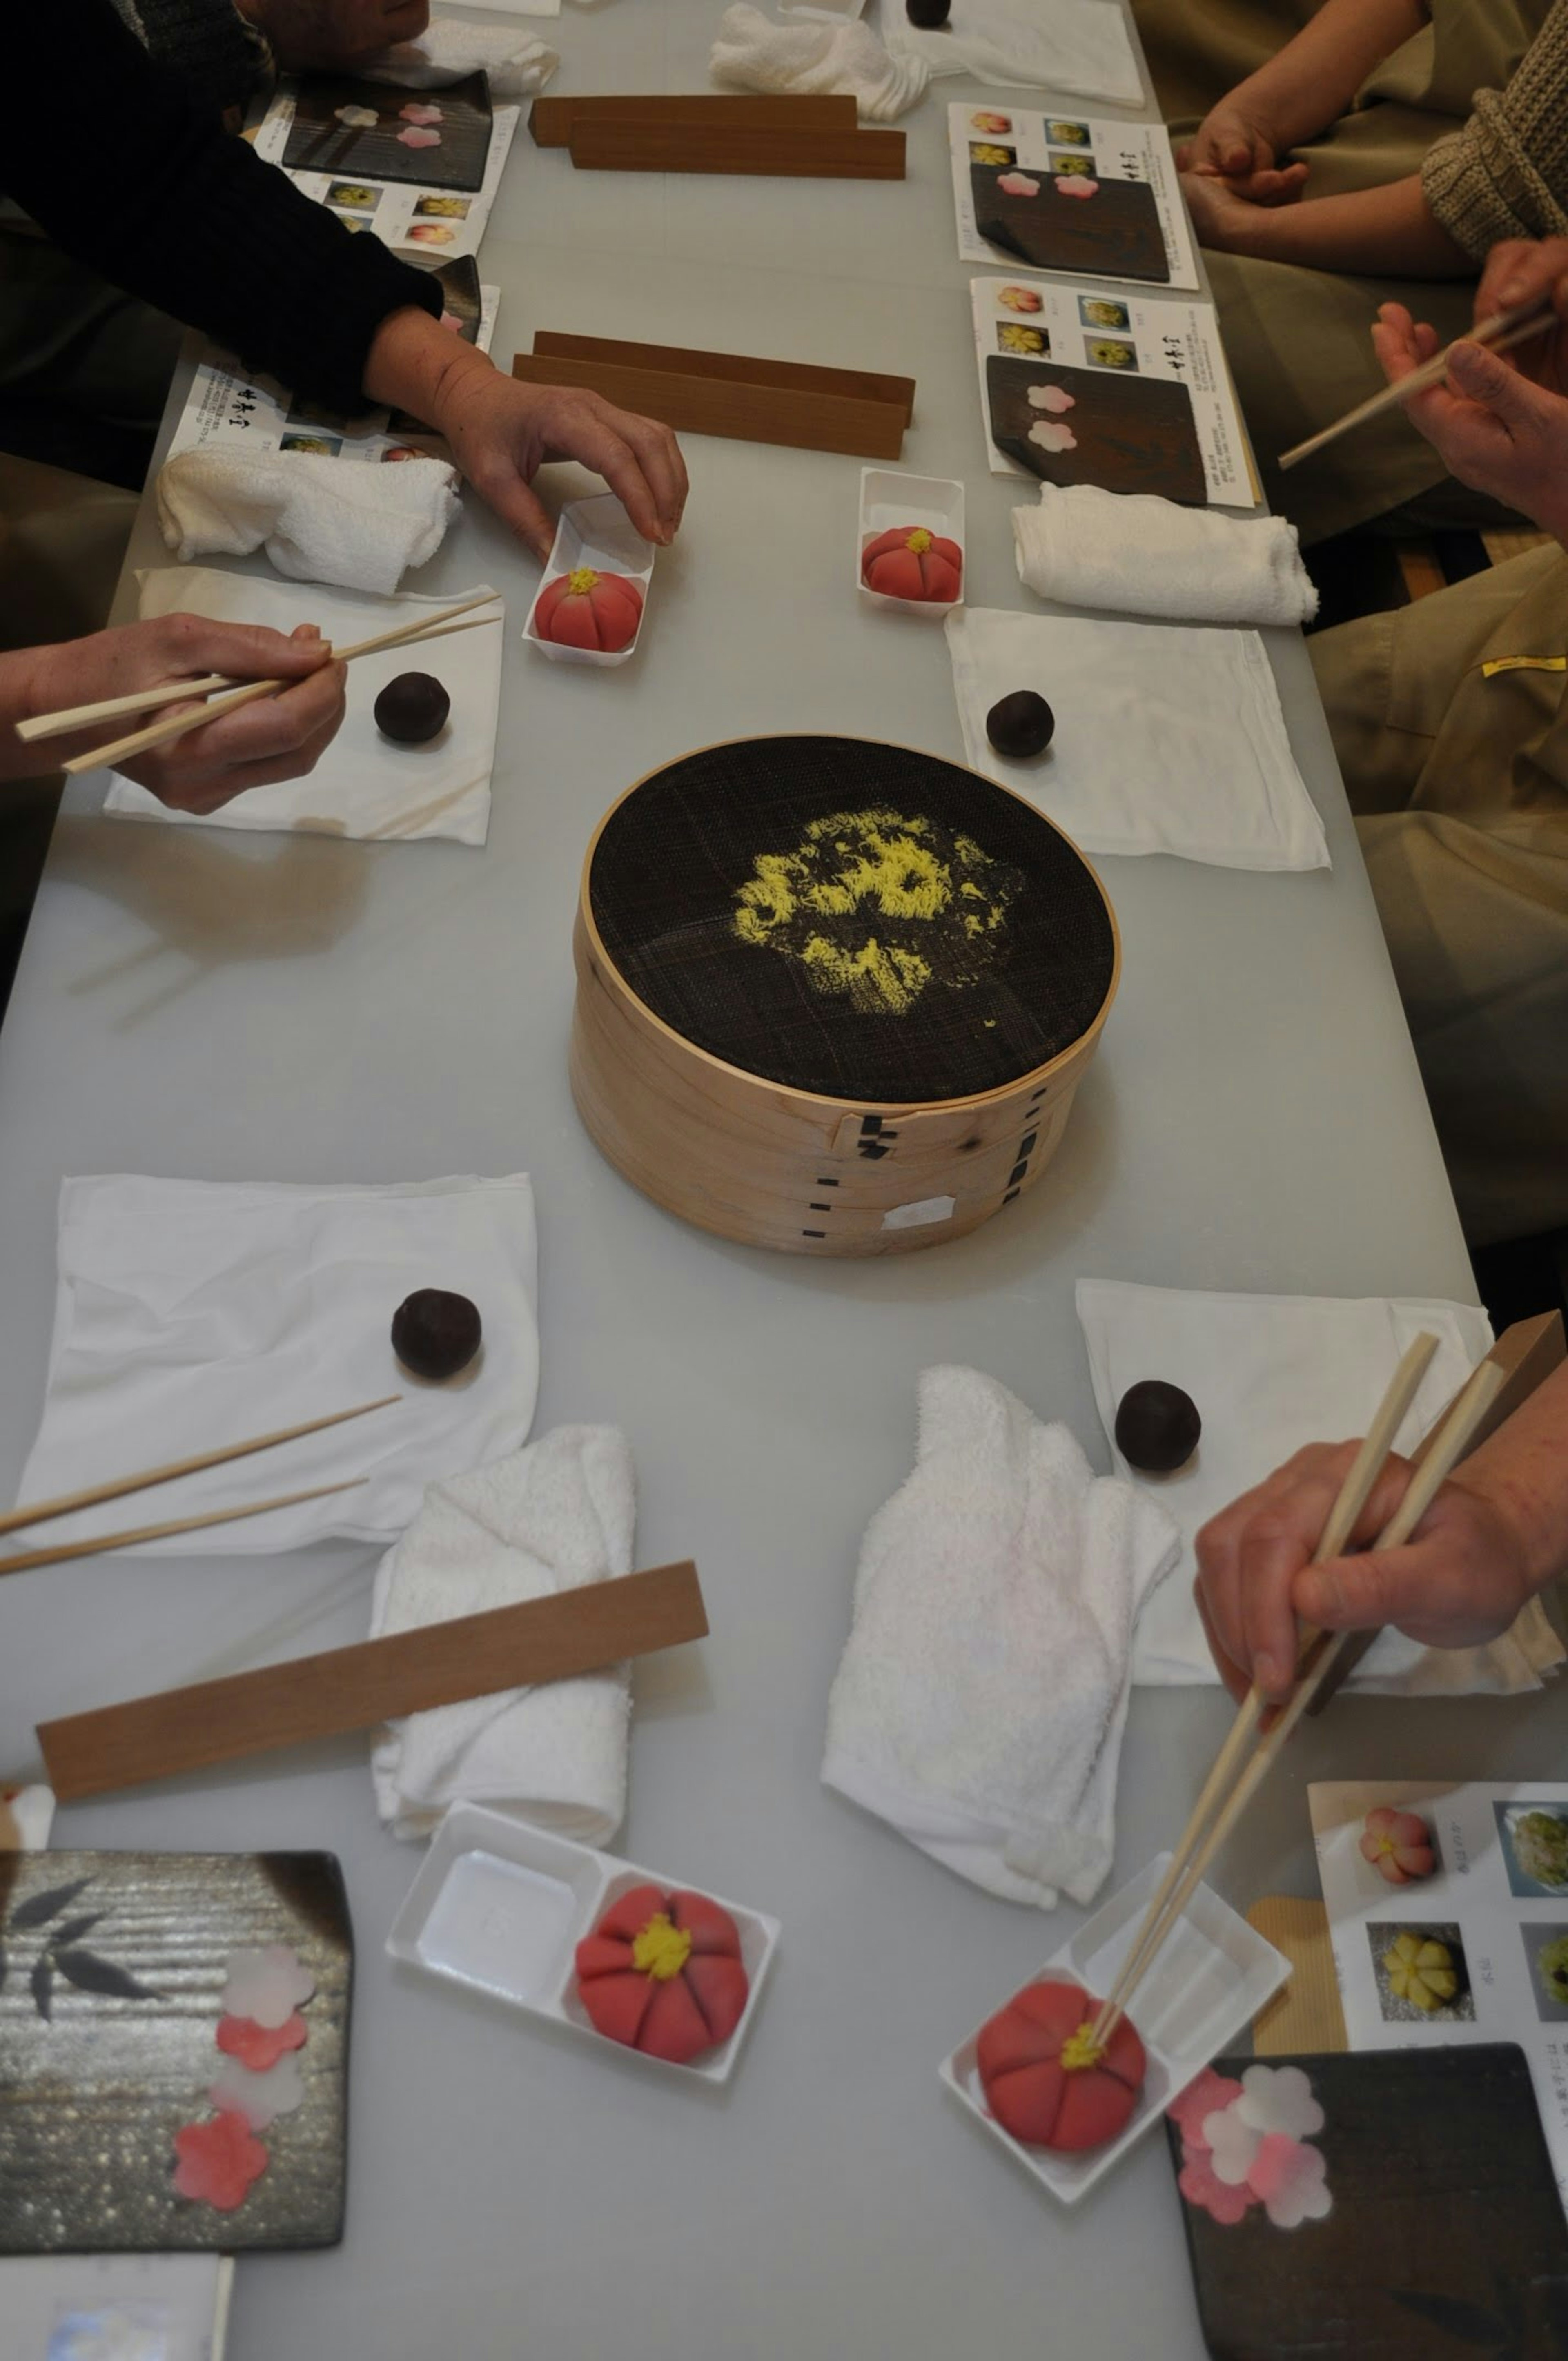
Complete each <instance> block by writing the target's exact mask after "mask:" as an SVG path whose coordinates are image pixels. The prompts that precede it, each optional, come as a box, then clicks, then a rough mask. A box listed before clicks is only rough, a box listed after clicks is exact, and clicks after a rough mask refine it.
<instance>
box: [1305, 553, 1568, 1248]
mask: <svg viewBox="0 0 1568 2361" xmlns="http://www.w3.org/2000/svg"><path fill="white" fill-rule="evenodd" d="M1309 644H1310V650H1311V654H1312V661H1313V664H1314V667H1315V669H1316V672H1317V675H1318V686H1319V688H1320V690H1321V694H1322V697H1323V702H1324V705H1325V707H1326V708H1327V710H1328V715H1329V721H1330V725H1331V727H1332V730H1333V736H1334V745H1335V748H1336V751H1337V752H1338V754H1339V759H1340V766H1341V768H1342V770H1343V773H1344V778H1345V785H1346V787H1347V789H1348V790H1349V794H1350V800H1351V806H1352V808H1353V810H1354V812H1355V815H1356V828H1357V832H1358V834H1359V836H1360V839H1361V847H1362V851H1363V853H1364V855H1365V860H1366V866H1367V872H1368V874H1369V875H1370V877H1371V880H1372V887H1373V891H1374V893H1375V894H1376V897H1377V907H1378V911H1379V914H1380V916H1381V917H1382V920H1383V928H1384V932H1385V934H1386V936H1387V942H1388V949H1389V952H1390V955H1391V957H1392V959H1393V962H1394V970H1395V973H1396V975H1397V976H1398V983H1399V990H1400V993H1401V994H1402V995H1403V998H1404V1003H1405V1013H1406V1015H1407V1016H1408V1018H1409V1025H1410V1031H1411V1034H1412V1036H1413V1037H1414V1040H1415V1045H1416V1052H1417V1055H1418V1057H1419V1058H1420V1065H1421V1072H1422V1075H1423V1078H1424V1080H1425V1082H1426V1087H1427V1094H1428V1097H1429V1099H1430V1100H1431V1109H1432V1115H1433V1117H1434V1119H1435V1121H1436V1124H1437V1130H1438V1137H1439V1138H1440V1140H1441V1141H1442V1150H1443V1155H1444V1157H1445V1159H1447V1163H1448V1170H1449V1176H1450V1178H1451V1180H1453V1191H1454V1195H1455V1197H1456V1198H1457V1200H1458V1202H1459V1210H1460V1214H1461V1217H1462V1218H1463V1220H1464V1228H1465V1234H1466V1235H1467V1236H1468V1237H1469V1239H1470V1241H1471V1243H1472V1244H1473V1245H1478V1246H1485V1245H1490V1244H1492V1243H1494V1242H1496V1241H1497V1240H1499V1239H1504V1238H1512V1237H1523V1236H1528V1235H1531V1234H1533V1233H1535V1232H1537V1231H1541V1230H1547V1229H1555V1228H1559V1227H1561V1226H1563V1224H1568V673H1564V672H1562V671H1555V670H1547V669H1541V668H1538V667H1539V666H1540V665H1541V664H1550V663H1551V662H1552V660H1553V659H1556V658H1563V657H1564V656H1565V655H1568V556H1565V555H1563V551H1562V550H1560V549H1559V548H1557V547H1556V545H1555V544H1553V545H1552V547H1551V548H1548V549H1541V550H1534V551H1531V552H1530V553H1529V554H1528V555H1525V556H1522V557H1516V558H1513V559H1511V560H1510V561H1509V562H1508V564H1507V565H1506V566H1496V567H1494V568H1493V569H1492V570H1491V571H1490V572H1489V573H1486V574H1482V575H1476V576H1475V577H1472V578H1471V579H1470V580H1469V581H1466V582H1461V583H1457V584H1455V585H1454V586H1453V588H1450V589H1448V590H1442V591H1439V592H1437V593H1436V594H1435V595H1434V596H1433V597H1431V598H1421V599H1419V600H1417V602H1416V603H1415V604H1414V605H1413V606H1410V607H1405V608H1400V609H1397V610H1396V611H1395V612H1394V613H1392V614H1388V615H1369V616H1366V617H1365V618H1363V619H1362V620H1360V621H1357V622H1354V623H1343V624H1341V625H1340V626H1339V628H1338V629H1337V630H1335V631H1323V632H1320V633H1319V634H1318V636H1317V637H1316V638H1315V639H1313V640H1312V641H1310V642H1309ZM1520 656H1523V657H1528V658H1531V659H1534V660H1535V662H1534V664H1529V665H1522V666H1514V667H1511V668H1509V669H1506V670H1503V671H1499V672H1495V673H1493V674H1492V675H1491V676H1490V677H1488V676H1487V675H1486V672H1485V671H1484V670H1483V666H1484V665H1485V664H1487V663H1490V662H1494V661H1497V660H1501V659H1508V658H1515V657H1520Z"/></svg>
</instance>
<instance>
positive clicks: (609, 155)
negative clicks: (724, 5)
mask: <svg viewBox="0 0 1568 2361" xmlns="http://www.w3.org/2000/svg"><path fill="white" fill-rule="evenodd" d="M568 145H569V147H570V148H571V153H572V161H573V163H574V164H575V165H576V167H577V169H578V170H579V171H589V172H733V173H741V174H747V175H751V176H755V177H760V178H766V179H784V180H816V181H902V180H903V178H904V169H905V162H904V159H905V149H904V134H903V132H902V131H806V130H788V131H773V130H751V129H748V128H746V127H745V126H740V125H729V124H718V123H716V124H713V125H697V124H685V123H612V122H609V121H608V120H607V119H606V118H605V117H604V116H603V115H577V116H576V119H575V120H574V122H573V125H572V133H571V138H570V141H569V142H568Z"/></svg>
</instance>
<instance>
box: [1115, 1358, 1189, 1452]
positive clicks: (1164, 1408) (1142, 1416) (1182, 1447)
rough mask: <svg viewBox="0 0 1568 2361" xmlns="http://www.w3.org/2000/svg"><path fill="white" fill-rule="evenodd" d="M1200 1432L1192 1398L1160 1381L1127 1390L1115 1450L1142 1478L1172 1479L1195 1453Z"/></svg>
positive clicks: (1147, 1381)
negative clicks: (1162, 1477) (1160, 1477)
mask: <svg viewBox="0 0 1568 2361" xmlns="http://www.w3.org/2000/svg"><path fill="white" fill-rule="evenodd" d="M1202 1432H1203V1422H1202V1420H1201V1418H1200V1417H1199V1415H1198V1405H1197V1403H1196V1402H1195V1401H1194V1400H1193V1399H1192V1397H1191V1395H1190V1394H1184V1393H1183V1392H1182V1390H1181V1388H1180V1387H1179V1386H1172V1385H1168V1384H1167V1383H1166V1381H1165V1379H1164V1378H1142V1379H1140V1381H1139V1382H1138V1384H1137V1385H1135V1386H1129V1387H1128V1388H1127V1390H1126V1392H1125V1393H1124V1395H1123V1396H1122V1400H1121V1405H1120V1407H1119V1408H1118V1410H1117V1412H1116V1448H1117V1450H1118V1451H1119V1452H1120V1453H1121V1455H1122V1456H1123V1458H1124V1459H1125V1460H1126V1461H1127V1462H1128V1464H1129V1465H1130V1466H1134V1467H1135V1468H1136V1469H1137V1470H1138V1473H1139V1474H1140V1475H1141V1476H1174V1475H1175V1473H1176V1470H1177V1469H1178V1468H1179V1467H1185V1466H1186V1465H1187V1463H1188V1461H1189V1460H1190V1458H1191V1456H1192V1455H1193V1453H1194V1452H1195V1451H1196V1450H1197V1448H1198V1438H1199V1436H1200V1435H1201V1433H1202Z"/></svg>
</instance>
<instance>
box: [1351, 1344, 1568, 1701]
mask: <svg viewBox="0 0 1568 2361" xmlns="http://www.w3.org/2000/svg"><path fill="white" fill-rule="evenodd" d="M1565 1351H1568V1347H1565V1345H1564V1339H1563V1315H1562V1313H1561V1312H1542V1313H1541V1315H1540V1317H1539V1318H1538V1319H1534V1320H1516V1321H1515V1323H1514V1324H1513V1326H1512V1327H1511V1328H1505V1329H1504V1331H1503V1333H1502V1334H1501V1335H1500V1336H1499V1337H1498V1339H1497V1343H1496V1344H1495V1345H1493V1347H1492V1349H1491V1351H1490V1352H1489V1353H1488V1354H1486V1356H1485V1357H1486V1360H1487V1361H1489V1362H1490V1363H1491V1364H1492V1365H1493V1367H1496V1368H1500V1369H1501V1370H1502V1371H1503V1383H1502V1386H1501V1388H1500V1389H1499V1391H1498V1393H1497V1398H1496V1400H1494V1401H1493V1403H1492V1405H1491V1407H1490V1409H1489V1410H1488V1411H1487V1412H1486V1416H1485V1417H1484V1418H1483V1419H1482V1421H1481V1422H1480V1424H1479V1425H1478V1426H1477V1427H1476V1429H1475V1433H1474V1434H1473V1435H1472V1436H1471V1438H1470V1441H1469V1444H1468V1445H1467V1446H1466V1451H1467V1453H1468V1452H1470V1451H1475V1450H1477V1449H1478V1448H1479V1447H1480V1445H1481V1444H1483V1443H1485V1442H1486V1438H1487V1436H1488V1435H1489V1434H1495V1433H1497V1429H1498V1427H1500V1426H1501V1425H1502V1424H1503V1422H1504V1421H1505V1420H1506V1419H1510V1418H1512V1416H1513V1414H1514V1412H1515V1411H1516V1410H1518V1409H1519V1407H1520V1405H1521V1403H1524V1402H1526V1401H1528V1400H1530V1395H1531V1394H1532V1393H1534V1391H1535V1389H1536V1388H1537V1386H1540V1385H1543V1384H1544V1383H1545V1381H1546V1379H1547V1378H1549V1377H1550V1376H1551V1375H1552V1370H1553V1369H1555V1368H1557V1367H1559V1366H1560V1365H1561V1363H1562V1362H1563V1358H1564V1356H1565ZM1455 1399H1457V1397H1456V1398H1455ZM1452 1407H1453V1404H1452V1403H1451V1404H1449V1405H1448V1409H1452ZM1448 1409H1445V1410H1444V1411H1443V1416H1442V1418H1440V1419H1436V1420H1434V1421H1433V1422H1432V1424H1431V1427H1430V1428H1429V1429H1428V1431H1427V1433H1425V1434H1423V1435H1422V1437H1421V1439H1420V1443H1418V1444H1417V1445H1416V1447H1415V1449H1414V1450H1413V1451H1412V1452H1411V1454H1410V1463H1411V1465H1412V1466H1416V1467H1419V1466H1420V1464H1421V1462H1422V1461H1423V1460H1424V1459H1425V1457H1426V1456H1427V1454H1428V1452H1429V1451H1430V1450H1431V1447H1432V1444H1433V1443H1434V1442H1435V1440H1436V1438H1437V1435H1438V1433H1439V1432H1440V1430H1441V1428H1442V1423H1443V1419H1445V1418H1446V1417H1447V1415H1448ZM1376 1637H1377V1633H1376V1631H1352V1632H1349V1633H1347V1634H1346V1635H1345V1642H1344V1645H1343V1648H1342V1649H1341V1650H1340V1653H1339V1656H1338V1659H1337V1661H1336V1662H1335V1664H1334V1666H1333V1669H1332V1672H1331V1673H1330V1674H1329V1675H1328V1677H1327V1678H1326V1680H1325V1681H1324V1683H1323V1685H1322V1686H1321V1689H1320V1690H1319V1691H1318V1694H1317V1696H1316V1697H1315V1698H1314V1699H1313V1701H1312V1703H1311V1704H1310V1706H1309V1707H1308V1708H1307V1710H1308V1712H1309V1713H1312V1714H1319V1713H1321V1711H1322V1709H1323V1708H1324V1706H1326V1705H1327V1703H1328V1701H1329V1699H1330V1698H1331V1697H1332V1696H1333V1695H1334V1693H1335V1691H1336V1690H1337V1689H1339V1688H1341V1687H1342V1686H1343V1684H1344V1682H1345V1681H1346V1680H1348V1679H1349V1677H1350V1675H1351V1674H1352V1673H1353V1672H1354V1670H1355V1667H1356V1666H1357V1664H1360V1662H1361V1660H1362V1658H1363V1656H1365V1653H1366V1652H1367V1650H1368V1649H1369V1648H1370V1647H1371V1645H1372V1643H1373V1642H1374V1641H1375V1640H1376ZM1319 1645H1320V1647H1321V1642H1320V1643H1319Z"/></svg>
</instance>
